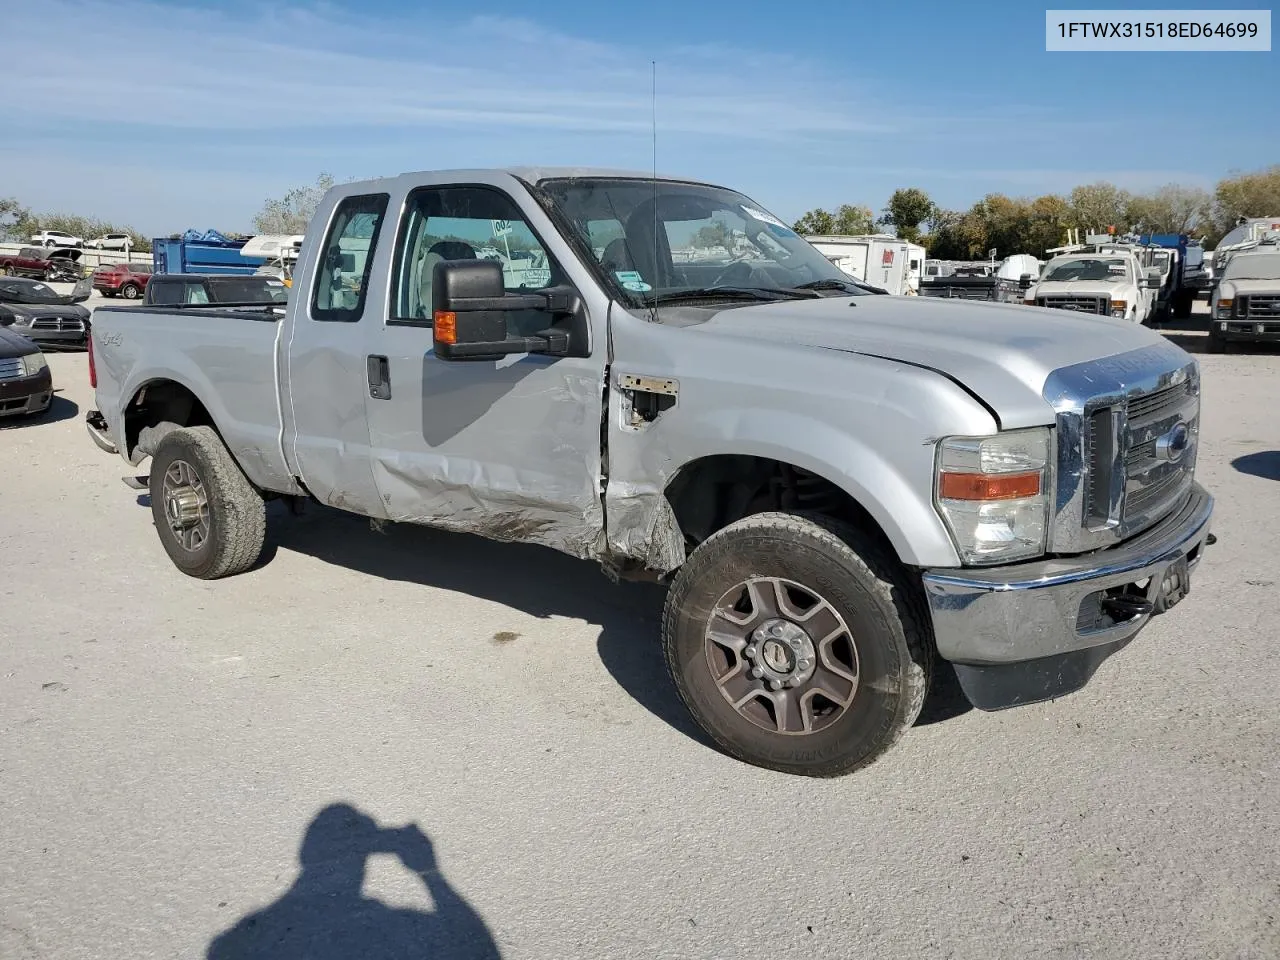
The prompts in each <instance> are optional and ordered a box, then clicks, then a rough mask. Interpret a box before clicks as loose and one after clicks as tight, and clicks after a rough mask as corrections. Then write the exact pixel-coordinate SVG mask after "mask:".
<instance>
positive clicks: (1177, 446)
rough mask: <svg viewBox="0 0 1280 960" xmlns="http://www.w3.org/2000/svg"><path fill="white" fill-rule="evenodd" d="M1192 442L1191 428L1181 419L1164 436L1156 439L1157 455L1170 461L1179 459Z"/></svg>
mask: <svg viewBox="0 0 1280 960" xmlns="http://www.w3.org/2000/svg"><path fill="white" fill-rule="evenodd" d="M1190 444H1191V428H1190V427H1188V426H1187V425H1186V423H1184V422H1183V421H1181V420H1179V421H1178V422H1177V423H1175V424H1174V425H1173V426H1172V427H1170V428H1169V432H1168V433H1166V434H1165V435H1164V436H1162V437H1159V438H1157V439H1156V457H1157V458H1158V459H1160V460H1168V461H1170V462H1172V461H1174V460H1178V459H1179V458H1180V457H1181V456H1182V455H1183V454H1184V453H1186V452H1187V447H1188V446H1190Z"/></svg>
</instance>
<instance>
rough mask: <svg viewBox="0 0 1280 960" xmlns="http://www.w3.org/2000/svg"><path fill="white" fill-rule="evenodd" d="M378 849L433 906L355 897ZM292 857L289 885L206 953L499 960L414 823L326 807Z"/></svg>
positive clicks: (343, 959) (216, 956) (219, 959)
mask: <svg viewBox="0 0 1280 960" xmlns="http://www.w3.org/2000/svg"><path fill="white" fill-rule="evenodd" d="M386 853H390V854H393V855H394V856H396V857H398V858H399V859H400V862H401V863H402V864H403V865H404V866H405V868H406V869H407V870H409V871H410V872H412V873H415V874H417V875H418V876H419V877H420V878H421V880H422V884H423V886H424V887H425V889H426V892H427V893H428V894H429V895H430V897H431V899H432V901H433V902H434V904H435V909H434V910H433V911H430V912H428V911H424V910H412V909H406V908H403V907H391V906H388V905H386V904H384V903H382V902H381V901H380V900H376V899H373V898H370V897H367V896H365V895H364V893H363V886H364V877H365V867H366V863H367V861H368V859H369V857H370V856H372V855H374V854H386ZM299 859H300V860H301V863H302V869H301V870H300V871H299V873H298V877H297V879H296V880H295V881H294V883H293V886H292V887H290V888H289V890H288V891H287V892H286V893H285V894H284V895H283V896H282V897H280V899H278V900H277V901H276V902H275V903H272V904H271V905H270V906H267V907H265V908H263V909H262V910H258V911H256V912H254V913H251V914H249V915H248V916H245V917H243V918H241V919H240V920H239V921H238V922H237V923H236V924H235V926H233V927H232V928H231V929H229V930H227V931H225V932H223V933H221V934H219V935H218V936H217V937H216V938H215V939H214V940H213V942H212V943H211V944H210V945H209V950H208V952H207V954H206V957H207V960H266V958H271V960H286V958H287V960H295V958H296V960H302V958H306V960H392V958H395V960H429V958H435V957H448V958H451V960H453V958H456V960H501V954H500V953H499V951H498V946H497V944H496V943H495V942H494V939H493V937H492V935H490V933H489V930H488V927H486V926H485V923H484V921H483V920H482V919H481V918H480V915H479V914H478V913H476V911H475V910H474V909H473V908H472V907H471V905H470V904H468V903H467V901H466V900H465V899H464V898H463V897H462V896H461V895H460V894H458V893H457V892H456V891H455V890H454V889H453V887H451V886H450V885H449V882H448V881H447V880H446V879H445V878H444V876H443V875H442V874H441V873H440V871H439V869H438V868H437V866H436V860H435V852H434V850H433V849H432V846H431V841H430V840H429V839H428V837H427V835H426V834H425V833H423V832H422V830H421V829H420V828H419V827H418V826H417V825H416V824H410V825H408V826H405V827H398V828H384V827H380V826H378V824H377V823H376V822H375V821H374V820H373V818H372V817H369V816H367V815H365V814H363V813H361V812H360V811H358V810H356V809H355V808H354V807H350V806H347V805H346V804H334V805H332V806H329V807H326V808H324V809H323V810H321V811H320V812H319V813H318V814H316V816H315V819H313V820H312V821H311V824H310V825H309V826H308V827H307V831H306V834H305V835H304V836H303V839H302V847H301V849H300V851H299Z"/></svg>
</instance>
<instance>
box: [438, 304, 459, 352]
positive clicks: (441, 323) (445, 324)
mask: <svg viewBox="0 0 1280 960" xmlns="http://www.w3.org/2000/svg"><path fill="white" fill-rule="evenodd" d="M433 327H434V330H435V334H434V335H435V339H436V343H447V344H455V343H457V342H458V315H457V314H456V313H453V312H451V311H448V310H437V311H436V313H435V319H434V321H433Z"/></svg>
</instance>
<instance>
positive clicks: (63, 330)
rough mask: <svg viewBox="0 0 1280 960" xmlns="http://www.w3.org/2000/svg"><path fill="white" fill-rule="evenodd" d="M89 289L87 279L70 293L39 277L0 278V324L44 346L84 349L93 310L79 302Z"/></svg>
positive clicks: (82, 300)
mask: <svg viewBox="0 0 1280 960" xmlns="http://www.w3.org/2000/svg"><path fill="white" fill-rule="evenodd" d="M91 292H92V288H91V286H90V281H89V280H88V279H85V280H81V281H80V282H79V283H78V284H76V288H75V290H74V291H73V292H72V293H70V294H61V293H58V292H57V291H56V290H54V289H53V288H52V287H50V286H49V285H48V284H45V283H41V282H40V281H39V280H26V279H22V278H20V277H3V278H0V327H4V328H6V329H8V330H11V331H12V332H14V333H17V334H21V335H22V336H24V337H26V338H28V339H29V340H34V341H35V342H36V343H38V344H39V345H40V346H42V347H44V348H46V349H53V348H58V347H61V348H81V349H83V348H84V347H85V346H86V344H87V342H88V339H89V318H90V317H91V316H92V314H91V313H90V312H89V310H88V309H86V308H85V307H83V306H81V304H83V303H84V301H85V300H88V299H89V294H90V293H91Z"/></svg>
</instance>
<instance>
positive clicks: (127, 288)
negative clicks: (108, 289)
mask: <svg viewBox="0 0 1280 960" xmlns="http://www.w3.org/2000/svg"><path fill="white" fill-rule="evenodd" d="M141 292H142V289H141V288H140V287H139V286H138V285H137V284H136V283H126V284H125V285H124V286H122V287H121V288H120V296H122V297H124V298H125V299H126V300H137V299H138V294H140V293H141Z"/></svg>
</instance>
